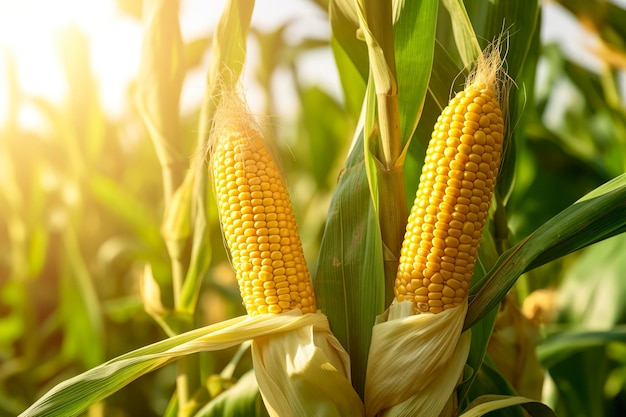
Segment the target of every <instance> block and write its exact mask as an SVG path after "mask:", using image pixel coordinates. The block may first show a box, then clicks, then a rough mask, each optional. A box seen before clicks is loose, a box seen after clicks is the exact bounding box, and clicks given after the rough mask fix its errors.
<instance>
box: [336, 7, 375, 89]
mask: <svg viewBox="0 0 626 417" xmlns="http://www.w3.org/2000/svg"><path fill="white" fill-rule="evenodd" d="M328 10H329V15H330V25H331V28H332V31H333V38H334V39H336V40H337V43H338V46H339V47H340V48H341V49H343V51H344V52H345V54H346V55H347V56H348V57H349V58H350V60H351V61H352V63H353V65H354V67H355V68H356V69H357V71H358V72H359V74H360V75H361V78H362V79H363V80H367V76H368V73H369V64H368V56H367V46H366V45H365V42H363V39H359V37H358V35H357V31H358V30H359V18H358V16H357V12H356V7H355V1H354V0H331V1H330V3H329V6H328ZM339 69H340V71H341V67H340V68H339Z"/></svg>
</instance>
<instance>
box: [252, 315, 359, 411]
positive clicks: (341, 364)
mask: <svg viewBox="0 0 626 417" xmlns="http://www.w3.org/2000/svg"><path fill="white" fill-rule="evenodd" d="M297 311H298V312H299V310H297ZM288 314H294V313H293V311H289V312H287V313H283V314H281V316H282V315H288ZM304 316H320V317H324V321H321V320H320V321H319V322H318V323H315V324H312V325H307V326H302V327H300V328H297V329H294V330H291V331H289V332H283V333H274V334H271V335H268V336H264V337H256V338H255V339H254V340H253V341H252V360H253V364H254V372H255V374H256V378H257V382H258V384H259V389H260V391H261V395H262V397H263V401H264V402H265V406H266V407H267V410H268V412H269V414H270V416H272V417H285V416H294V417H298V416H303V417H309V416H320V417H323V416H329V417H332V416H338V417H343V416H363V415H364V409H363V403H362V402H361V400H360V398H359V396H358V395H357V394H356V392H355V391H354V389H353V388H352V385H351V383H350V358H349V356H348V354H347V353H346V351H345V350H344V349H343V347H342V346H341V344H340V343H339V341H338V340H337V339H336V338H335V336H333V334H332V333H331V331H330V328H329V327H328V321H326V320H325V316H324V315H322V314H320V313H315V314H305V315H304Z"/></svg>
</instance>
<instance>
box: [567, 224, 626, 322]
mask: <svg viewBox="0 0 626 417" xmlns="http://www.w3.org/2000/svg"><path fill="white" fill-rule="evenodd" d="M625 245H626V234H624V233H622V234H621V235H618V236H614V237H612V238H611V239H607V240H605V241H603V242H599V243H597V244H595V245H593V246H591V247H589V248H587V249H585V250H584V251H583V252H582V253H581V254H580V255H579V256H577V257H576V258H575V259H574V260H573V261H572V264H571V266H570V268H568V271H567V272H566V273H565V276H564V277H563V281H562V282H561V285H560V286H559V289H558V292H559V301H558V304H559V317H560V318H561V320H564V321H567V322H568V323H576V325H578V326H582V327H583V328H590V329H591V328H592V329H596V330H600V329H610V328H612V327H613V326H615V325H617V324H619V323H623V322H624V319H625V318H626V305H625V304H624V295H625V294H626V280H624V277H625V276H626V259H625V258H624V256H623V254H624V247H626V246H625Z"/></svg>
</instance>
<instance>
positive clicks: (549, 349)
mask: <svg viewBox="0 0 626 417" xmlns="http://www.w3.org/2000/svg"><path fill="white" fill-rule="evenodd" d="M610 342H624V343H626V328H625V327H624V326H617V327H615V328H613V329H611V330H604V331H591V330H584V331H580V330H568V331H563V332H558V333H553V334H549V335H548V336H547V337H546V338H545V339H544V340H543V341H542V342H541V343H540V344H539V345H537V356H538V357H539V360H540V361H541V364H542V365H543V366H544V367H546V368H552V367H553V366H554V365H556V364H557V363H559V362H562V361H564V360H566V359H568V358H570V357H572V356H573V355H575V354H576V353H580V352H583V351H585V350H587V349H591V348H594V347H601V346H606V345H607V344H608V343H610Z"/></svg>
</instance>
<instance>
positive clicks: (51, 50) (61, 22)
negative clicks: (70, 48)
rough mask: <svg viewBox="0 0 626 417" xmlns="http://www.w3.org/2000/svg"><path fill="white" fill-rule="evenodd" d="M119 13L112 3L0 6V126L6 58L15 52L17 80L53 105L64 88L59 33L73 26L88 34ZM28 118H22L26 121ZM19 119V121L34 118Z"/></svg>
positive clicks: (64, 0) (42, 1) (77, 0)
mask: <svg viewBox="0 0 626 417" xmlns="http://www.w3.org/2000/svg"><path fill="white" fill-rule="evenodd" d="M114 11H115V3H114V1H112V0H98V1H89V2H85V1H81V0H56V1H54V2H50V1H46V0H25V1H19V2H17V1H4V0H3V1H1V2H0V52H1V53H0V92H3V93H2V94H0V123H3V121H4V120H5V118H6V113H7V105H8V102H7V97H6V96H7V94H4V91H7V90H8V89H7V87H8V86H7V82H8V80H7V74H6V69H7V68H6V67H7V65H6V55H7V53H12V54H13V55H14V57H15V61H16V66H17V78H18V79H17V81H18V83H19V86H20V90H21V91H22V92H23V93H24V94H26V95H34V96H43V97H45V98H47V99H49V100H51V101H53V102H58V101H59V100H61V99H62V97H63V95H64V92H65V90H66V86H65V80H64V76H63V73H62V70H61V68H60V66H59V60H58V49H59V47H62V45H60V44H59V41H58V35H59V33H60V31H61V30H63V29H65V28H67V27H69V26H71V25H75V26H77V27H78V28H80V30H81V31H83V32H84V33H86V34H87V35H89V34H90V33H93V32H94V31H96V30H97V29H98V28H99V27H101V26H102V24H103V23H104V19H105V18H106V17H107V16H110V15H111V14H112V13H113V12H114ZM23 117H24V118H27V119H29V120H21V119H22V118H23ZM30 119H31V118H30V117H29V116H28V115H27V114H26V115H20V122H22V121H23V122H25V124H26V125H32V123H33V120H30Z"/></svg>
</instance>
